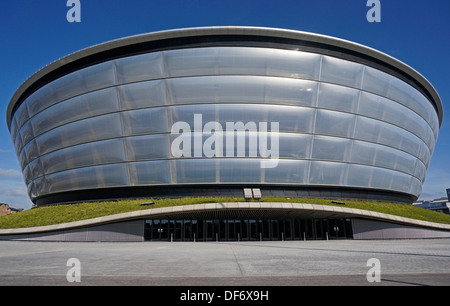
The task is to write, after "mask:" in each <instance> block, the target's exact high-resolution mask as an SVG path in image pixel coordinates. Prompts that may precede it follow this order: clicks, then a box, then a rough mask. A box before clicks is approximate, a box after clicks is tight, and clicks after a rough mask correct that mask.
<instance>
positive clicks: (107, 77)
mask: <svg viewBox="0 0 450 306" xmlns="http://www.w3.org/2000/svg"><path fill="white" fill-rule="evenodd" d="M79 73H80V75H77V76H76V78H77V79H78V78H79V77H81V78H82V82H83V84H82V86H80V87H79V88H74V89H73V90H74V92H75V91H76V92H77V93H83V92H87V91H92V90H96V89H101V88H105V87H109V86H112V85H115V84H116V78H115V74H114V64H113V62H111V61H110V62H105V63H101V64H98V65H94V66H90V67H87V68H84V69H81V70H79ZM74 78H75V77H74ZM71 82H72V80H71ZM68 87H70V88H72V87H73V85H72V84H70V85H69V86H68ZM67 96H69V95H67ZM65 98H67V97H65Z"/></svg>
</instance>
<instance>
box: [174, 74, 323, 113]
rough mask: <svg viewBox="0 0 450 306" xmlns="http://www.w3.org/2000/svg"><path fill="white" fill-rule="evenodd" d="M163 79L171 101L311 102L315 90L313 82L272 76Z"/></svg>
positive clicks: (185, 102) (178, 102) (315, 86)
mask: <svg viewBox="0 0 450 306" xmlns="http://www.w3.org/2000/svg"><path fill="white" fill-rule="evenodd" d="M166 82H167V92H168V100H169V101H171V102H170V103H171V104H188V103H221V102H243V103H244V102H245V103H269V104H270V103H273V104H285V103H289V104H296V105H308V106H313V105H314V104H315V101H316V94H317V83H316V82H312V81H305V80H297V79H286V78H274V77H257V76H210V77H192V78H177V79H169V80H167V81H166Z"/></svg>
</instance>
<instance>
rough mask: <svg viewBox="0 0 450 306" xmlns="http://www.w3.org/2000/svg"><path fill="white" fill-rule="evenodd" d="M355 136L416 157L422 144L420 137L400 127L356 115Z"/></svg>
mask: <svg viewBox="0 0 450 306" xmlns="http://www.w3.org/2000/svg"><path fill="white" fill-rule="evenodd" d="M355 138H357V139H361V140H367V141H371V142H376V143H380V144H385V145H388V146H391V147H394V148H397V149H401V150H404V151H406V152H408V153H410V154H412V155H414V156H416V157H418V156H419V151H420V146H421V145H423V144H424V143H423V141H422V140H420V138H418V137H417V136H415V135H413V134H412V133H410V132H408V131H406V130H404V129H402V128H399V127H397V126H394V125H391V124H388V123H384V122H381V121H378V120H374V119H370V118H365V117H358V120H357V123H356V129H355Z"/></svg>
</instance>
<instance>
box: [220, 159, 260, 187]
mask: <svg viewBox="0 0 450 306" xmlns="http://www.w3.org/2000/svg"><path fill="white" fill-rule="evenodd" d="M220 181H221V182H222V183H257V182H261V159H253V158H246V159H244V158H227V159H220Z"/></svg>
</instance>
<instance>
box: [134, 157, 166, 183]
mask: <svg viewBox="0 0 450 306" xmlns="http://www.w3.org/2000/svg"><path fill="white" fill-rule="evenodd" d="M128 169H129V172H130V183H131V185H148V184H170V166H169V161H168V160H157V161H146V162H136V163H128Z"/></svg>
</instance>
